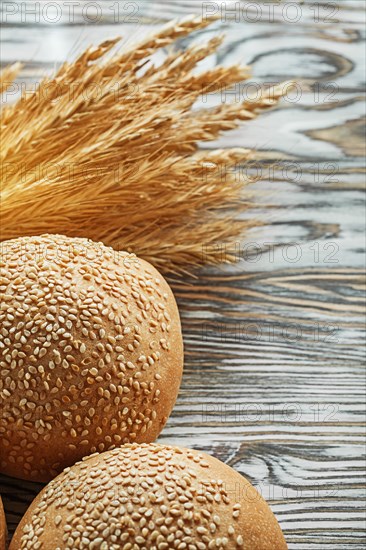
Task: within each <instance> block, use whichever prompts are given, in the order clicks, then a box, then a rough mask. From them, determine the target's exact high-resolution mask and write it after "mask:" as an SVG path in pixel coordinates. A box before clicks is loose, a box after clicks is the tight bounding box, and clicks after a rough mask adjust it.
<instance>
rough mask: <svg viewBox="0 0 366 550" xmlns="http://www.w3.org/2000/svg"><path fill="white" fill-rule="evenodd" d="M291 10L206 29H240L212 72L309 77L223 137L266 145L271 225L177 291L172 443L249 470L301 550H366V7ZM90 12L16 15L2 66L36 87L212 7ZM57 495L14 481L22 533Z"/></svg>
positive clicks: (176, 4)
mask: <svg viewBox="0 0 366 550" xmlns="http://www.w3.org/2000/svg"><path fill="white" fill-rule="evenodd" d="M286 3H287V2H282V5H281V6H275V7H274V11H273V12H272V11H271V12H269V11H268V10H269V7H268V3H265V5H264V6H262V15H261V17H260V20H258V21H257V22H256V23H250V22H249V21H250V18H251V19H252V20H253V18H255V17H256V18H257V19H258V12H253V9H254V7H253V5H254V3H253V2H252V3H251V7H250V6H249V7H247V9H245V11H241V12H240V17H239V19H240V21H235V20H234V21H226V22H225V21H218V22H217V23H215V25H214V26H213V28H210V29H207V30H206V31H205V32H204V34H205V35H206V36H211V35H212V34H213V33H215V32H218V30H219V29H221V30H224V31H225V32H226V33H227V38H226V41H225V43H224V46H223V48H222V50H221V52H220V54H219V55H218V56H217V57H216V58H212V59H210V60H209V61H208V62H207V63H208V64H210V63H211V64H214V63H216V62H217V61H219V62H222V63H229V62H238V61H241V62H244V63H251V64H253V67H254V80H255V81H256V82H260V83H261V82H266V83H268V82H275V81H280V80H283V79H287V78H296V79H297V80H298V82H299V85H298V86H299V87H298V92H299V94H298V97H297V100H296V98H294V97H293V96H292V97H289V98H287V100H286V101H284V102H283V103H282V105H281V107H280V108H279V109H277V110H274V111H271V112H268V113H266V114H265V115H263V116H261V117H260V118H259V119H258V120H257V121H255V122H253V123H250V124H247V125H245V126H243V127H242V128H241V129H240V130H237V131H234V132H231V133H230V134H228V135H227V136H225V138H223V139H222V140H220V142H218V143H215V144H212V147H214V146H216V145H219V146H220V147H221V146H222V147H227V146H244V147H253V146H256V147H257V148H258V150H259V159H260V160H259V161H258V163H257V164H255V165H252V166H251V167H250V168H248V169H250V170H252V171H253V173H256V170H258V169H260V170H262V172H261V174H262V179H261V182H260V183H257V184H256V185H255V186H254V189H255V190H256V191H257V199H258V201H259V202H262V204H263V206H262V207H260V208H258V211H257V212H256V213H255V214H256V215H260V216H261V217H262V219H265V220H267V224H266V225H265V226H264V228H263V229H261V230H260V231H259V230H257V232H256V233H255V234H254V233H253V234H251V235H248V236H247V237H246V239H243V241H242V242H240V243H239V242H238V243H237V249H238V256H240V257H241V261H240V262H239V263H238V264H237V265H235V266H233V267H220V268H215V269H206V270H203V271H202V272H201V273H199V274H198V278H196V279H192V280H191V281H188V280H184V281H182V280H179V281H175V282H174V289H175V292H176V296H177V298H178V301H179V305H180V309H181V315H182V321H183V331H184V337H185V346H186V361H185V374H184V380H183V384H182V388H181V391H180V395H179V399H178V403H177V405H176V408H175V410H174V412H173V414H172V416H171V418H170V420H169V423H168V425H167V427H166V428H165V430H164V432H163V434H162V436H161V438H160V441H162V442H165V443H171V444H179V445H184V446H189V447H194V448H200V449H203V450H205V451H207V452H210V453H212V454H213V455H215V456H216V457H218V458H220V459H221V460H223V461H225V462H227V463H228V464H230V465H231V466H232V467H234V468H235V469H237V470H238V471H240V472H241V473H243V474H244V475H246V476H247V477H248V478H249V479H250V480H251V481H252V483H253V484H254V485H255V486H257V487H258V488H259V489H260V491H261V492H262V494H263V495H264V496H265V497H266V498H267V499H268V501H269V502H270V504H271V506H272V509H273V511H274V512H275V513H276V515H277V517H278V519H279V521H280V523H281V525H282V527H283V530H284V532H285V535H286V538H287V541H288V544H289V548H290V549H294V550H295V549H296V550H300V549H303V550H308V549H310V550H315V549H323V548H329V549H330V548H332V549H337V550H341V549H346V548H350V549H354V550H356V549H362V548H365V538H364V537H365V520H364V518H365V515H364V499H365V491H364V488H365V484H364V482H365V474H364V454H363V453H364V448H365V447H364V443H365V441H364V410H365V409H364V366H363V361H364V349H365V348H364V340H363V337H364V293H363V292H364V236H363V224H364V210H363V208H364V205H363V198H364V195H363V189H364V187H363V186H364V183H363V182H364V170H363V159H362V155H363V153H364V133H363V125H362V117H363V116H364V103H363V102H364V87H363V78H364V67H363V63H364V50H363V43H362V39H363V37H362V35H363V32H364V26H363V22H364V19H365V13H364V3H363V0H355V1H354V0H345V1H338V2H315V1H314V2H313V3H310V2H305V4H303V3H298V7H299V9H300V11H298V12H296V14H295V13H294V12H291V11H288V12H286V11H284V10H285V5H286ZM3 4H10V2H7V3H3ZM14 4H16V3H14ZM79 4H80V7H79V8H77V9H75V18H74V21H69V20H68V17H67V14H65V13H63V17H62V19H61V20H60V21H59V23H58V24H57V25H55V24H51V23H49V22H48V24H47V22H45V21H42V18H41V20H40V21H39V22H38V23H34V22H32V19H31V17H28V18H26V19H27V20H26V21H22V18H21V14H20V13H17V14H15V15H14V16H11V17H10V16H9V15H8V17H7V21H5V22H4V26H3V31H2V64H3V65H6V64H8V63H9V62H13V61H16V60H21V61H24V62H25V69H24V71H23V73H22V77H21V80H22V81H23V82H26V83H31V82H33V81H35V80H37V78H39V76H40V74H43V73H44V72H45V71H49V70H52V68H53V67H54V65H55V63H59V62H61V61H62V60H64V58H65V57H67V56H71V55H74V54H75V52H76V51H79V50H80V49H81V48H82V47H83V46H85V45H86V44H89V43H91V42H97V41H99V40H102V39H104V38H107V37H110V36H115V35H118V34H122V35H123V36H124V37H126V39H131V38H132V37H133V36H134V35H137V34H142V33H144V32H147V31H148V30H149V29H151V28H155V27H157V26H159V25H160V24H161V23H162V22H163V21H166V20H168V19H169V18H171V17H179V16H182V15H185V14H188V13H192V12H195V13H200V12H201V7H202V6H201V4H200V2H198V1H192V0H190V1H188V0H185V1H183V0H182V1H178V0H174V1H173V0H171V1H169V2H168V1H165V2H152V1H151V2H136V3H134V2H133V3H132V4H133V5H134V8H133V9H134V10H136V6H137V11H136V13H135V14H132V8H129V11H128V10H127V11H124V12H123V11H121V13H120V14H119V17H117V18H116V19H117V21H114V17H113V13H112V12H111V10H108V9H107V8H109V7H110V6H111V5H112V4H113V3H112V2H110V3H109V1H107V2H105V3H104V5H103V10H102V11H103V17H102V19H101V21H100V22H99V23H98V24H97V25H91V24H87V23H88V21H87V18H86V17H85V16H83V14H82V11H81V6H82V4H85V2H84V3H82V2H80V3H79ZM210 4H211V5H213V3H212V2H211V3H210ZM291 4H294V2H292V3H291ZM19 5H20V3H19ZM218 5H219V6H221V5H222V6H224V2H219V3H218ZM259 5H260V4H258V6H259ZM241 6H242V7H245V6H247V5H246V3H244V2H242V5H241ZM223 9H224V8H223ZM292 9H293V8H292ZM90 13H91V12H90ZM253 13H254V15H253ZM272 14H273V16H272ZM224 15H225V11H223V12H222V19H224ZM226 15H227V17H228V18H229V13H228V12H227V13H226ZM234 15H235V14H234ZM299 16H300V19H299V20H297V22H296V23H294V22H291V21H289V19H291V18H292V19H294V18H295V17H299ZM236 17H237V18H238V16H237V14H236ZM131 19H133V20H135V21H131ZM3 21H4V19H3ZM184 45H185V42H184V43H182V46H184ZM213 100H214V98H212V97H210V98H209V101H213ZM245 169H247V168H245ZM269 203H270V204H269ZM218 245H219V246H222V248H223V254H224V253H225V245H224V244H223V243H218ZM202 246H203V250H204V243H202ZM40 487H41V486H40V485H39V484H38V485H37V484H33V483H26V482H23V481H16V480H13V479H10V478H6V477H5V476H2V477H0V493H1V494H2V496H3V498H4V505H5V508H6V512H7V519H8V523H9V528H10V531H13V530H14V528H15V527H16V525H17V523H18V521H19V519H20V517H21V514H22V513H23V512H24V510H25V508H26V506H27V505H28V503H29V502H30V501H31V500H32V498H33V497H34V496H35V495H36V493H37V491H38V490H39V489H40ZM248 550H249V549H248Z"/></svg>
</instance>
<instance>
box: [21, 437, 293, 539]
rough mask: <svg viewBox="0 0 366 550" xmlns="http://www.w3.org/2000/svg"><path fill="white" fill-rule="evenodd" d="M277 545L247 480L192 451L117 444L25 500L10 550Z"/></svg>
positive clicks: (265, 510)
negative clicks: (24, 512) (23, 510)
mask: <svg viewBox="0 0 366 550" xmlns="http://www.w3.org/2000/svg"><path fill="white" fill-rule="evenodd" d="M34 548H39V549H40V550H41V549H43V548H44V549H46V548H52V549H53V550H75V549H78V550H87V549H88V550H122V549H123V550H130V549H131V550H132V549H133V550H165V549H167V550H169V549H173V548H176V549H181V550H205V549H207V550H210V549H215V550H234V549H242V550H244V549H250V550H284V549H286V548H287V545H286V542H285V539H284V537H283V534H282V531H281V528H280V526H279V525H278V523H277V521H276V518H275V517H274V515H273V513H272V512H271V510H270V508H269V507H268V505H267V503H266V502H265V501H264V500H263V499H262V497H261V496H260V495H259V493H258V492H257V491H256V490H255V489H254V487H253V486H252V485H251V484H250V483H249V482H248V481H247V480H246V479H245V478H243V477H242V476H241V475H240V474H238V473H237V472H235V471H234V470H233V469H232V468H230V467H229V466H226V465H225V464H223V463H222V462H220V461H219V460H216V459H215V458H212V457H210V456H208V455H205V454H204V453H201V452H199V451H192V450H189V449H181V448H178V447H168V446H164V445H157V444H150V445H147V444H143V445H136V444H132V445H125V446H122V447H120V448H116V449H113V450H112V451H108V452H105V453H102V454H94V455H92V456H90V457H88V458H86V459H84V460H83V461H82V462H79V463H78V464H75V466H73V467H71V468H67V469H66V470H65V471H64V472H63V473H62V474H61V475H59V476H58V477H57V478H56V479H54V480H53V481H51V483H49V484H48V485H47V486H46V487H45V488H44V489H43V491H42V492H41V493H40V494H39V495H38V496H37V498H36V499H35V500H34V501H33V503H32V504H31V506H30V508H29V509H28V510H27V512H26V514H25V516H24V517H23V519H22V521H21V523H20V524H19V526H18V529H17V530H16V533H15V535H14V538H13V541H12V544H11V546H10V550H33V549H34Z"/></svg>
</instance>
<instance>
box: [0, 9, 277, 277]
mask: <svg viewBox="0 0 366 550" xmlns="http://www.w3.org/2000/svg"><path fill="white" fill-rule="evenodd" d="M209 23H210V21H209V20H202V19H200V18H189V19H185V20H183V21H181V22H179V23H177V22H173V23H170V24H168V25H167V26H165V27H164V28H163V29H162V30H160V31H158V32H156V33H155V34H154V35H152V36H149V37H148V38H146V39H145V40H143V41H142V42H141V43H139V44H137V45H134V46H133V47H128V48H124V49H122V50H120V51H119V52H118V53H117V54H116V53H113V52H114V51H115V46H116V44H117V42H118V40H108V41H106V42H103V43H102V44H100V45H99V46H97V47H93V48H89V49H87V50H86V51H85V52H84V53H83V54H82V55H81V56H80V57H78V58H77V59H76V61H74V62H72V63H64V64H63V65H62V66H61V67H60V69H59V70H58V71H57V73H56V74H55V75H54V76H53V77H46V78H44V79H43V80H42V82H41V83H40V84H39V86H38V88H37V90H36V92H35V93H33V94H32V95H30V94H29V93H27V94H24V96H23V97H21V98H19V100H18V101H17V102H16V103H15V104H12V105H5V107H4V108H3V110H2V113H1V135H2V147H1V166H2V181H1V187H2V189H1V205H0V206H1V212H0V213H1V233H0V238H1V240H2V241H3V240H5V239H11V238H15V237H19V236H24V235H39V234H42V233H46V232H48V233H61V234H64V235H68V236H82V237H89V238H91V239H94V240H97V241H103V242H104V243H105V244H108V245H111V246H113V247H115V248H116V249H118V250H122V249H124V250H129V251H131V250H132V251H134V252H136V253H137V254H138V255H139V256H141V257H143V258H145V259H147V260H149V261H151V262H152V263H153V264H155V265H156V266H157V267H158V268H160V269H161V270H162V271H163V272H169V271H173V272H182V271H184V270H190V269H191V267H192V266H196V265H198V264H200V263H201V262H202V261H203V260H204V261H205V262H208V263H217V262H219V261H221V260H222V253H221V251H220V248H219V247H216V246H212V245H214V244H215V243H218V242H229V241H230V240H231V241H232V240H233V239H234V238H237V237H238V235H240V234H241V233H242V232H243V230H245V229H246V228H247V227H248V226H249V225H250V222H249V221H240V220H239V219H238V214H239V212H241V211H242V209H243V208H245V207H246V206H247V204H248V202H247V198H246V196H245V195H243V183H244V182H243V178H236V177H235V175H234V174H233V173H232V171H231V170H230V168H231V167H233V166H235V165H236V164H237V163H238V162H242V161H243V160H244V161H245V160H246V159H248V157H249V155H250V151H248V150H246V149H225V150H222V149H221V150H212V151H205V150H203V149H199V142H204V141H209V140H214V139H216V138H217V137H218V136H219V135H220V134H221V133H222V132H223V131H227V130H230V129H233V128H235V127H236V126H237V125H238V124H239V123H240V121H245V120H250V119H253V118H254V117H256V116H257V114H258V113H260V111H261V110H263V109H266V108H269V107H272V106H273V105H274V104H275V103H276V102H277V100H278V99H279V98H280V97H281V96H282V95H283V93H284V90H286V86H285V85H280V86H276V87H272V88H271V89H269V90H267V92H266V93H262V94H260V95H261V97H259V99H257V100H249V101H245V102H243V103H238V102H235V103H233V102H232V103H223V104H222V103H221V104H220V105H219V106H216V107H212V108H201V109H197V108H195V109H193V106H194V104H195V103H196V102H197V100H198V99H199V98H200V96H202V94H203V93H207V91H208V90H212V89H218V87H220V85H223V86H225V87H230V86H233V85H235V84H236V83H239V82H242V81H243V80H245V79H247V78H248V77H249V76H250V72H249V69H248V67H240V66H231V67H227V68H224V67H220V66H218V67H215V68H213V69H211V70H206V71H203V72H201V73H197V71H194V69H195V67H196V65H197V63H198V62H199V61H201V60H202V59H204V58H206V57H207V56H209V55H210V54H212V53H213V52H214V51H215V50H216V49H217V48H218V46H219V45H220V43H221V38H219V37H214V38H212V39H211V40H209V41H208V42H207V43H206V44H204V45H202V44H198V45H197V44H196V45H194V44H193V45H191V46H190V47H188V48H187V49H185V50H184V51H178V52H176V51H172V50H171V49H170V50H169V49H168V51H167V54H166V56H165V58H164V60H163V61H162V62H160V63H158V64H155V63H154V62H153V61H152V60H151V56H152V54H154V53H155V52H156V51H157V50H159V49H160V48H168V47H169V46H170V45H171V44H173V43H174V42H175V41H176V40H178V39H181V38H182V37H185V36H187V35H189V34H190V33H192V32H194V31H197V30H199V29H202V28H204V27H205V26H206V25H208V24H209ZM112 49H113V52H112V51H111V50H112ZM20 70H21V65H20V64H16V65H13V66H11V67H8V68H6V69H5V70H4V71H3V72H2V73H1V85H0V90H1V92H4V90H6V89H7V88H8V87H9V86H10V85H11V83H12V82H13V81H14V79H15V78H16V77H17V76H18V74H19V72H20ZM86 91H87V92H88V93H86ZM220 166H224V167H225V176H224V177H223V172H222V170H219V169H217V168H218V167H220ZM203 250H204V254H203V253H202V251H203ZM225 259H230V256H228V255H226V257H225Z"/></svg>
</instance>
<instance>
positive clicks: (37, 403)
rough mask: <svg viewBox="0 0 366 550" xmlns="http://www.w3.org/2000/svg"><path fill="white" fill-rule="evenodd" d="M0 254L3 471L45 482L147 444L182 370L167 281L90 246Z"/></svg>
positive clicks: (29, 244) (52, 244) (76, 242)
mask: <svg viewBox="0 0 366 550" xmlns="http://www.w3.org/2000/svg"><path fill="white" fill-rule="evenodd" d="M1 247H2V249H1V252H2V253H1V258H0V260H1V266H0V268H1V278H0V293H1V298H2V300H1V302H2V310H1V311H0V326H1V331H0V332H1V333H0V345H1V346H0V365H1V375H0V410H2V415H1V416H0V470H1V471H2V472H4V473H7V474H8V475H12V476H15V477H20V478H24V479H32V480H38V481H48V480H49V479H51V478H52V477H55V475H57V474H58V473H59V472H60V471H62V469H63V468H64V467H66V466H68V465H72V464H74V463H75V462H76V461H77V460H80V459H81V458H82V457H83V456H86V455H88V454H90V453H93V452H102V451H105V450H107V449H110V448H113V447H114V446H116V445H121V444H123V443H130V442H134V441H135V442H139V443H140V442H151V441H154V440H155V439H156V437H157V436H158V435H159V433H160V431H161V430H162V428H163V426H164V424H165V422H166V420H167V419H168V417H169V414H170V412H171V410H172V407H173V405H174V403H175V400H176V397H177V393H178V389H179V385H180V380H181V375H182V367H183V344H182V335H181V327H180V320H179V313H178V309H177V306H176V303H175V300H174V297H173V294H172V292H171V290H170V288H169V286H168V284H167V283H166V281H165V280H164V279H163V277H162V276H161V275H160V274H159V273H158V272H157V271H156V269H155V268H153V267H152V266H151V265H150V264H148V263H147V262H145V261H143V260H140V259H138V258H136V256H134V255H131V254H128V253H126V252H116V251H114V250H113V249H111V248H108V247H105V246H104V245H103V244H102V243H94V242H92V241H90V240H87V239H71V238H67V237H63V236H60V235H44V236H41V237H24V238H20V239H15V240H13V241H7V242H4V243H2V245H1Z"/></svg>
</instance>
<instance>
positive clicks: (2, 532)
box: [0, 497, 6, 550]
mask: <svg viewBox="0 0 366 550" xmlns="http://www.w3.org/2000/svg"><path fill="white" fill-rule="evenodd" d="M5 543H6V521H5V514H4V508H3V503H2V500H1V497H0V550H5Z"/></svg>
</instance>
